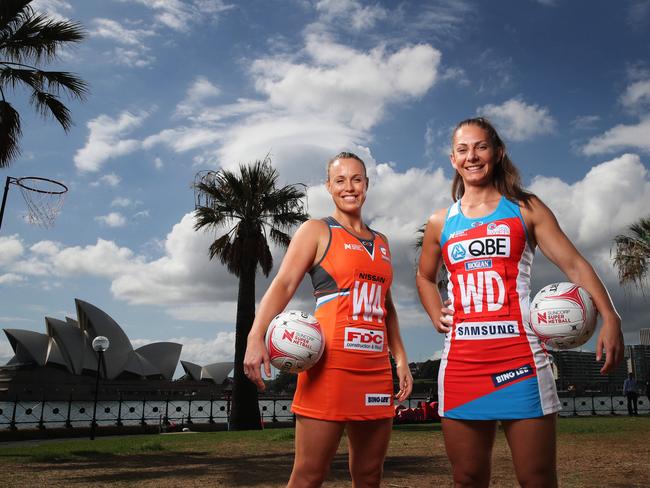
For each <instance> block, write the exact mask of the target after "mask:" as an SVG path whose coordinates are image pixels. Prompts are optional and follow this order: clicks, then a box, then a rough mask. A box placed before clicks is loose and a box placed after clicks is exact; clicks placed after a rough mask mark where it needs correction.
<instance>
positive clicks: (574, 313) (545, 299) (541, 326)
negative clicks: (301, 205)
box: [530, 283, 598, 349]
mask: <svg viewBox="0 0 650 488" xmlns="http://www.w3.org/2000/svg"><path fill="white" fill-rule="evenodd" d="M597 318H598V310H597V309H596V306H595V305H594V301H593V299H592V298H591V295H590V294H589V293H588V292H587V290H585V289H584V288H582V287H581V286H578V285H575V284H573V283H553V284H551V285H547V286H545V287H544V288H542V289H541V290H539V292H537V295H535V298H533V301H532V302H531V306H530V324H531V326H532V328H533V330H534V331H535V333H536V334H537V335H538V336H539V338H540V339H541V341H542V342H544V343H545V344H547V345H549V346H552V347H553V348H555V349H573V348H575V347H579V346H581V345H583V344H584V343H585V342H587V341H588V340H589V339H590V338H591V336H592V335H593V334H594V331H595V330H596V322H597Z"/></svg>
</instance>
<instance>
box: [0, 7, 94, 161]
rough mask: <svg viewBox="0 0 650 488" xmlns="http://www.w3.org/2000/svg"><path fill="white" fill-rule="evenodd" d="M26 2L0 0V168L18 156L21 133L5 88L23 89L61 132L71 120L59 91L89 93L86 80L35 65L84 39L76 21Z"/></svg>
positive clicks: (73, 94) (76, 94)
mask: <svg viewBox="0 0 650 488" xmlns="http://www.w3.org/2000/svg"><path fill="white" fill-rule="evenodd" d="M31 1H32V0H2V1H1V2H0V168H4V167H7V166H8V165H9V164H10V163H11V161H12V160H13V159H15V158H16V157H17V156H18V154H20V147H19V140H20V136H21V134H22V130H21V126H20V116H19V114H18V111H17V110H16V109H15V108H13V107H12V105H11V104H10V103H9V102H8V101H7V98H6V96H7V89H11V90H15V89H16V87H18V86H22V87H25V88H27V89H28V90H29V91H30V92H31V97H30V100H29V101H30V103H31V104H32V105H33V106H34V108H35V109H36V111H37V112H38V113H39V114H40V115H42V116H43V117H47V116H52V117H54V118H55V119H56V120H57V122H59V124H61V126H62V127H63V129H64V130H65V131H66V132H67V131H68V130H70V127H71V125H72V120H71V118H70V110H68V108H67V107H66V106H65V105H64V104H63V103H62V102H61V100H60V98H59V95H60V94H61V92H63V93H65V94H67V95H68V96H69V97H71V98H76V99H80V100H83V99H84V98H85V96H86V94H87V92H88V86H87V84H86V83H85V82H84V81H83V80H81V79H80V78H78V77H77V76H76V75H74V74H72V73H68V72H65V71H44V70H42V69H41V68H40V67H39V66H41V65H43V64H44V63H47V62H51V61H54V60H56V59H57V56H58V54H59V49H60V48H61V47H63V46H65V45H68V44H70V43H75V42H80V41H81V40H82V39H83V38H84V37H85V34H84V31H83V28H82V26H81V24H79V23H77V22H71V21H67V20H66V21H63V20H61V21H58V20H52V19H50V18H48V17H47V16H46V15H43V14H38V13H35V12H34V10H33V9H32V7H31V6H30V5H29V4H30V2H31Z"/></svg>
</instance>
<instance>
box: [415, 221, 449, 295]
mask: <svg viewBox="0 0 650 488" xmlns="http://www.w3.org/2000/svg"><path fill="white" fill-rule="evenodd" d="M426 226H427V224H426V222H425V223H424V224H422V225H421V226H420V227H419V228H418V230H417V231H416V232H415V233H416V234H417V235H416V237H415V244H414V246H413V247H415V251H416V252H417V253H418V257H419V254H420V252H422V244H423V243H424V229H425V228H426ZM436 281H437V282H436V285H437V286H438V291H440V293H441V295H442V296H443V297H446V296H447V284H448V283H449V278H448V277H447V266H445V263H444V261H443V262H442V263H441V265H440V269H439V270H438V276H436Z"/></svg>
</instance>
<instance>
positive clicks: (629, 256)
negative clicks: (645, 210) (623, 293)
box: [613, 218, 650, 286]
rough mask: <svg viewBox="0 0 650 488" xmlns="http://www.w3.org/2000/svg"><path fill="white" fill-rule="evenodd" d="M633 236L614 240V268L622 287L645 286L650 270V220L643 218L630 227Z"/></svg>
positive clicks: (622, 235) (623, 235)
mask: <svg viewBox="0 0 650 488" xmlns="http://www.w3.org/2000/svg"><path fill="white" fill-rule="evenodd" d="M629 230H630V231H631V235H625V234H620V235H617V236H616V237H615V238H614V246H615V250H614V257H613V261H614V266H616V268H617V270H618V279H619V282H620V283H621V285H625V284H638V285H639V286H643V284H644V282H645V280H646V278H647V277H648V271H649V268H650V218H642V219H640V220H639V221H638V222H635V223H634V224H632V225H631V226H630V227H629Z"/></svg>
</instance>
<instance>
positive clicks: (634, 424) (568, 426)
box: [557, 415, 650, 435]
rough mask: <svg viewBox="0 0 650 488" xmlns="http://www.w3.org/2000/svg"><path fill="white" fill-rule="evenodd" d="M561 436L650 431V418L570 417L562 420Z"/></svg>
mask: <svg viewBox="0 0 650 488" xmlns="http://www.w3.org/2000/svg"><path fill="white" fill-rule="evenodd" d="M557 430H558V433H559V434H597V435H603V434H621V435H627V434H628V433H634V432H638V431H645V432H648V431H650V417H648V416H643V417H628V416H627V415H626V416H618V417H568V418H565V417H563V418H560V419H559V421H558V427H557Z"/></svg>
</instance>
